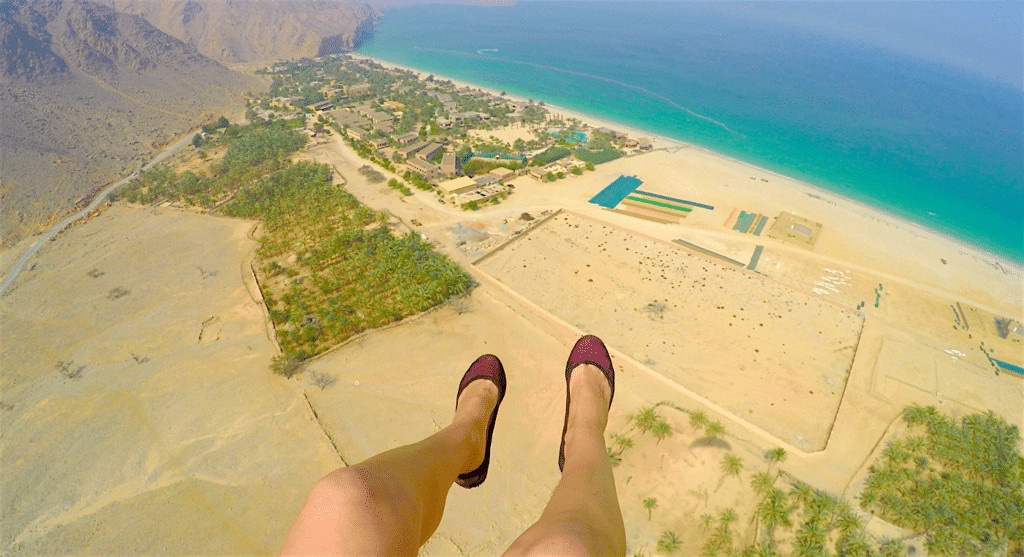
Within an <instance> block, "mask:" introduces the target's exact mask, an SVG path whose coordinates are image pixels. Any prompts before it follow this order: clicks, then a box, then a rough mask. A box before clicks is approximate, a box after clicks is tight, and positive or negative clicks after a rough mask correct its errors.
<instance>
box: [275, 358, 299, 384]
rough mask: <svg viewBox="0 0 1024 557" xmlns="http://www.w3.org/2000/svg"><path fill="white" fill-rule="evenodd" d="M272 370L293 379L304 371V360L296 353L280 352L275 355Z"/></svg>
mask: <svg viewBox="0 0 1024 557" xmlns="http://www.w3.org/2000/svg"><path fill="white" fill-rule="evenodd" d="M270 371H273V372H274V373H275V374H276V375H280V376H282V377H284V378H285V379H291V378H292V377H295V376H296V375H298V374H299V373H301V372H302V360H301V359H300V358H299V357H298V356H296V355H289V354H280V355H277V356H274V360H273V362H271V364H270Z"/></svg>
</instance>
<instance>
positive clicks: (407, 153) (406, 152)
mask: <svg viewBox="0 0 1024 557" xmlns="http://www.w3.org/2000/svg"><path fill="white" fill-rule="evenodd" d="M426 146H427V142H426V141H417V142H416V143H413V144H412V145H409V146H408V147H406V148H404V149H400V150H399V151H398V152H399V153H401V154H402V156H403V157H405V158H409V157H412V156H413V155H415V154H416V152H417V151H419V150H421V149H423V148H424V147H426Z"/></svg>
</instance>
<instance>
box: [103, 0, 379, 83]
mask: <svg viewBox="0 0 1024 557" xmlns="http://www.w3.org/2000/svg"><path fill="white" fill-rule="evenodd" d="M110 1H112V2H113V5H114V7H115V8H116V9H117V10H119V11H123V12H126V13H132V14H139V15H141V16H142V17H144V18H146V20H147V21H149V22H150V23H152V24H153V25H155V26H157V27H159V28H160V29H161V30H163V31H164V32H166V33H168V34H170V35H173V36H175V37H177V38H179V39H181V40H182V41H184V42H186V43H188V44H190V45H193V46H195V47H196V48H197V49H198V50H199V51H200V52H202V53H203V54H205V55H206V56H208V57H210V58H213V59H214V60H217V61H219V62H221V63H223V64H226V65H229V66H248V67H252V66H258V65H266V64H269V63H272V62H275V61H278V60H285V59H291V58H301V57H304V56H310V57H312V56H324V55H327V54H334V53H337V52H345V51H349V50H352V48H353V47H354V46H355V44H356V42H357V41H358V40H359V38H360V37H361V36H362V35H364V34H365V33H367V32H369V29H370V28H371V26H372V24H373V23H372V17H373V12H372V10H371V8H370V7H369V6H367V5H365V4H357V3H355V2H345V1H342V0H292V1H288V2H278V1H272V0H168V1H161V2H154V1H152V0H110Z"/></svg>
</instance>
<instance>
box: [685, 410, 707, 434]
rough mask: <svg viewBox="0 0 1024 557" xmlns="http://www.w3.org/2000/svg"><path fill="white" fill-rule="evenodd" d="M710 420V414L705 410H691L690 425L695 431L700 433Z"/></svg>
mask: <svg viewBox="0 0 1024 557" xmlns="http://www.w3.org/2000/svg"><path fill="white" fill-rule="evenodd" d="M709 422H710V420H708V415H707V414H706V413H705V412H704V411H703V410H694V411H693V412H690V427H691V428H693V431H694V432H696V433H700V432H701V431H703V430H704V428H705V427H707V425H708V423H709Z"/></svg>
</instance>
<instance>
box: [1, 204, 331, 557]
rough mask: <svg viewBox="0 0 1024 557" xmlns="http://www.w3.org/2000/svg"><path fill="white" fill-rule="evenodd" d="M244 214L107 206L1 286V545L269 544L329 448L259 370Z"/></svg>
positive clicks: (268, 351)
mask: <svg viewBox="0 0 1024 557" xmlns="http://www.w3.org/2000/svg"><path fill="white" fill-rule="evenodd" d="M252 224H253V223H252V222H249V221H240V220H228V219H220V218H213V217H205V216H198V215H192V214H187V213H183V212H178V211H151V210H135V209H125V208H122V207H113V208H111V209H109V210H108V211H106V212H105V213H104V214H103V215H102V216H100V217H98V218H96V219H94V220H93V221H92V222H90V223H89V224H88V225H85V226H80V227H76V228H73V229H72V230H70V231H68V232H66V233H64V234H63V235H62V236H61V237H60V238H59V239H58V240H57V241H55V242H53V243H52V244H50V245H49V246H47V249H46V250H44V251H43V252H42V253H41V254H40V255H39V256H37V259H36V261H37V266H36V268H35V270H33V271H31V272H26V273H25V275H24V276H22V277H19V279H18V283H16V284H15V287H14V288H12V289H11V291H9V292H8V294H7V295H5V296H3V297H2V298H0V315H2V318H0V319H2V321H3V323H4V326H3V342H0V369H2V373H0V385H2V390H3V393H4V395H3V405H2V409H0V412H2V413H0V418H2V423H3V431H4V435H3V439H2V442H3V454H2V457H0V458H2V468H3V470H4V474H3V475H2V479H0V482H2V484H0V488H2V490H3V492H4V494H5V496H4V498H3V501H2V514H3V516H4V521H3V522H4V525H3V529H2V538H0V545H2V547H3V548H4V553H7V554H12V555H19V554H36V555H38V554H53V553H57V552H62V551H67V550H69V548H74V551H76V552H80V553H101V554H126V553H172V554H182V553H221V552H223V553H230V552H244V553H267V552H272V551H274V550H276V547H277V544H279V543H280V539H281V538H282V537H283V535H284V532H285V529H286V528H287V526H288V521H289V520H290V519H282V518H281V517H282V516H293V515H294V513H295V512H296V511H297V509H298V504H300V503H301V500H302V499H301V498H302V497H303V496H304V493H305V492H306V490H307V489H308V484H309V483H310V482H312V481H314V480H315V479H316V478H318V477H319V472H320V470H321V469H322V468H324V467H330V466H334V465H336V464H337V463H339V462H340V461H339V460H338V457H337V456H336V455H335V454H334V453H333V450H332V449H331V446H330V444H329V442H328V441H327V439H326V438H325V437H324V435H323V433H322V432H321V431H320V429H319V428H318V427H315V425H314V426H312V427H311V419H312V418H311V414H310V413H309V412H308V410H307V408H306V406H305V403H304V401H303V399H302V397H301V393H300V392H299V391H298V389H297V385H295V384H294V383H288V382H287V381H285V380H283V379H281V378H277V377H274V376H272V375H271V374H269V373H268V371H267V369H268V366H269V363H270V358H271V356H272V355H273V354H274V350H275V349H274V346H273V344H272V343H271V342H270V340H269V339H268V338H267V336H266V332H265V330H264V328H263V317H262V312H261V310H260V307H259V306H258V305H256V303H255V302H254V301H253V300H252V298H251V297H250V293H249V291H248V290H247V286H246V284H245V281H244V280H243V277H244V275H243V273H244V272H245V270H246V268H247V260H248V259H249V257H251V254H252V250H253V248H254V243H253V242H252V241H251V240H249V239H248V238H247V234H248V231H249V229H250V228H251V227H252ZM90 272H91V274H90ZM114 288H121V289H123V290H124V291H130V294H127V295H124V296H122V297H119V298H116V299H111V296H110V292H111V290H112V289H114ZM204 322H205V323H207V328H208V330H207V334H206V341H205V342H203V343H200V342H199V336H200V332H201V331H202V330H203V323H204ZM211 324H212V325H215V327H213V328H212V329H210V325H211ZM211 335H212V336H211ZM136 358H137V359H136ZM59 360H73V361H74V362H75V363H74V366H73V368H72V369H77V368H78V367H79V366H83V369H82V370H81V377H80V378H78V379H67V378H65V377H63V376H61V375H60V374H59V373H58V372H57V371H56V370H55V367H54V366H55V364H56V362H57V361H59Z"/></svg>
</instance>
